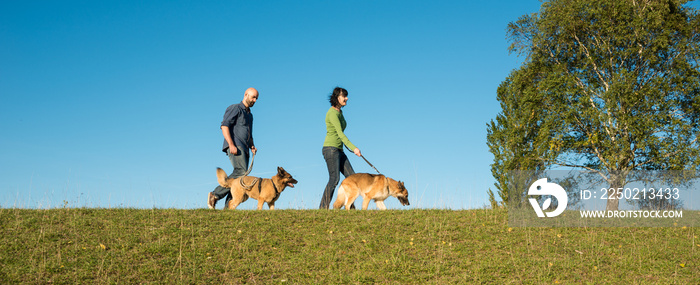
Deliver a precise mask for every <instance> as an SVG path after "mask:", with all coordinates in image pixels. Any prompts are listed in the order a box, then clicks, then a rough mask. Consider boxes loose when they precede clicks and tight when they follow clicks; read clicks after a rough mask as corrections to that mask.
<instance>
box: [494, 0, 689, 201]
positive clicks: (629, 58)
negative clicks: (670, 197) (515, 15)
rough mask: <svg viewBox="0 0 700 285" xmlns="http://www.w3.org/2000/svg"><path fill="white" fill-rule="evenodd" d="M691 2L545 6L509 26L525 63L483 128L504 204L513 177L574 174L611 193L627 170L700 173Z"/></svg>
mask: <svg viewBox="0 0 700 285" xmlns="http://www.w3.org/2000/svg"><path fill="white" fill-rule="evenodd" d="M687 2H688V1H684V0H667V1H652V0H549V1H545V2H543V4H542V7H541V10H540V13H538V14H531V15H525V16H522V17H521V18H520V19H518V20H517V21H516V22H513V23H510V24H509V26H508V38H509V40H510V42H511V46H510V48H509V50H510V51H511V52H515V53H518V54H519V55H521V56H524V57H525V58H526V60H525V61H524V63H523V65H522V66H521V67H520V68H519V69H516V70H514V71H513V72H512V73H511V74H510V75H509V76H508V78H506V79H505V81H503V82H502V84H501V86H500V87H499V88H498V100H499V102H500V104H501V108H502V111H501V113H499V114H498V115H497V117H496V119H495V121H493V120H492V121H491V122H490V124H488V126H487V127H488V135H487V141H488V146H489V149H490V150H491V152H492V153H493V154H494V157H495V159H494V164H493V165H492V173H493V175H494V177H495V178H496V180H497V182H496V185H495V186H496V188H497V189H498V194H499V196H500V198H501V199H502V202H501V203H505V201H508V199H509V197H508V194H507V193H506V192H507V190H506V187H507V185H508V184H507V179H508V177H507V175H505V173H506V172H507V171H509V170H517V169H527V170H536V171H537V170H542V169H547V168H551V167H555V166H563V167H573V168H580V169H586V170H589V171H593V172H595V173H597V174H598V175H599V176H600V177H602V179H604V180H605V181H607V183H608V184H609V185H610V187H611V188H617V187H622V186H624V185H625V184H626V182H628V174H629V173H630V171H633V170H688V169H692V170H696V169H698V165H699V163H700V159H698V158H699V157H698V156H699V155H700V147H699V146H700V145H699V144H698V131H700V129H699V124H698V123H699V120H700V65H699V62H700V61H699V59H700V17H699V16H698V12H697V11H696V10H695V9H693V8H691V7H687V6H684V5H685V4H686V3H687ZM489 192H490V193H489V194H490V195H491V196H492V197H493V198H495V195H493V193H492V192H491V190H489ZM494 203H496V202H495V201H493V200H492V204H494ZM617 205H618V201H616V200H610V201H609V203H608V209H617Z"/></svg>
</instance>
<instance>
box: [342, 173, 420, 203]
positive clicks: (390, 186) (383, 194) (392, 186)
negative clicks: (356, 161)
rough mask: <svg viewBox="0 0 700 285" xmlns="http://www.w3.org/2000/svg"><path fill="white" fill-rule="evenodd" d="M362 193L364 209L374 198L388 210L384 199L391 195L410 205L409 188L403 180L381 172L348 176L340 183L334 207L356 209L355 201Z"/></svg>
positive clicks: (375, 201)
mask: <svg viewBox="0 0 700 285" xmlns="http://www.w3.org/2000/svg"><path fill="white" fill-rule="evenodd" d="M360 195H362V210H367V207H368V206H369V201H370V200H374V203H376V204H377V207H378V208H379V209H381V210H386V206H385V205H384V200H386V198H389V196H394V197H396V198H398V199H399V201H400V202H401V205H404V206H408V205H410V204H409V203H408V190H406V187H405V186H404V184H403V182H401V181H396V180H394V179H391V178H389V177H386V176H384V175H381V174H379V175H375V174H369V173H356V174H353V175H350V176H348V177H346V178H345V180H343V182H341V183H340V188H338V199H336V200H335V203H333V209H340V208H341V207H343V206H345V209H347V210H350V209H354V208H355V205H353V203H354V202H355V199H357V197H358V196H360Z"/></svg>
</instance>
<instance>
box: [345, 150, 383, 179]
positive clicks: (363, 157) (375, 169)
mask: <svg viewBox="0 0 700 285" xmlns="http://www.w3.org/2000/svg"><path fill="white" fill-rule="evenodd" d="M345 148H347V149H348V150H349V151H350V152H353V151H352V150H350V148H348V146H345ZM360 157H362V159H364V160H365V162H367V164H369V166H371V167H372V168H374V171H376V172H377V173H379V174H382V173H381V172H379V170H377V168H376V167H374V165H372V163H370V162H369V160H367V159H366V158H365V156H364V155H360ZM382 175H383V174H382Z"/></svg>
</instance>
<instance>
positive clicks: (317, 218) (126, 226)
mask: <svg viewBox="0 0 700 285" xmlns="http://www.w3.org/2000/svg"><path fill="white" fill-rule="evenodd" d="M0 227H1V229H0V283H1V284H16V283H23V284H62V283H71V284H107V283H109V284H139V283H144V284H206V283H217V284H221V283H223V284H238V283H249V284H260V283H263V284H280V283H285V284H337V283H349V284H368V283H390V284H392V283H393V284H424V283H435V284H456V283H494V284H533V283H534V284H589V283H590V284H594V283H595V284H601V283H610V284H620V283H624V284H655V283H658V284H698V283H700V240H698V237H699V236H700V233H699V232H698V228H686V227H676V228H509V227H508V223H507V212H505V211H502V210H464V211H451V210H408V211H400V210H394V211H392V210H389V211H350V212H348V211H345V210H342V211H319V210H275V211H218V210H217V211H212V210H173V209H154V210H136V209H53V210H21V209H0Z"/></svg>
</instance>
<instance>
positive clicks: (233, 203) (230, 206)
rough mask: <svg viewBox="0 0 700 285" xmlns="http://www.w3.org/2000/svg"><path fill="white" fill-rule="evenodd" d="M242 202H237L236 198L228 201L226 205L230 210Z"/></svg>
mask: <svg viewBox="0 0 700 285" xmlns="http://www.w3.org/2000/svg"><path fill="white" fill-rule="evenodd" d="M239 204H240V203H236V201H235V200H231V201H228V205H226V209H228V210H235V209H236V207H238V205H239Z"/></svg>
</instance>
